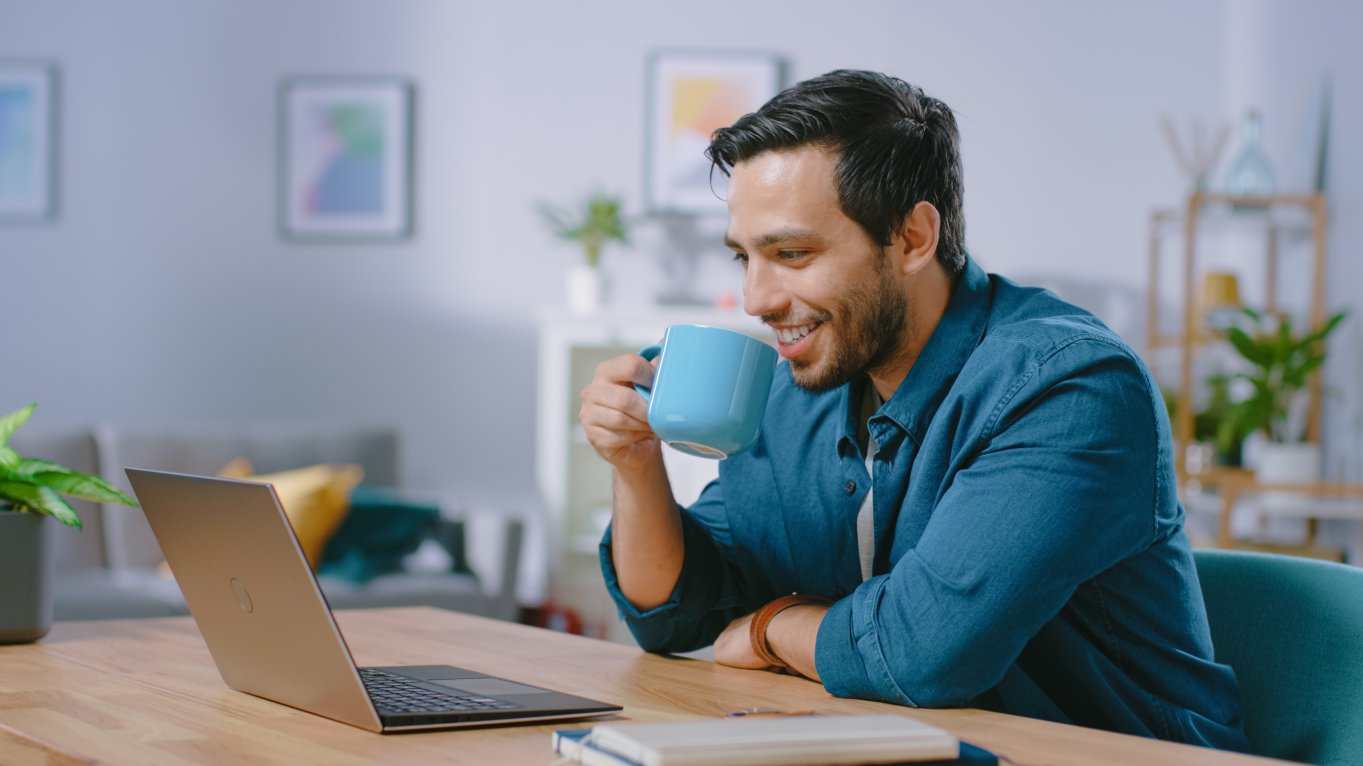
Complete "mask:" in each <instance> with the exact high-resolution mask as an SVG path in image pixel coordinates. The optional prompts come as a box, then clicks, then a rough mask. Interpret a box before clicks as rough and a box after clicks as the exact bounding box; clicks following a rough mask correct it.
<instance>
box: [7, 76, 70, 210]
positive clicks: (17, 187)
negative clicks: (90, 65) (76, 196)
mask: <svg viewBox="0 0 1363 766" xmlns="http://www.w3.org/2000/svg"><path fill="white" fill-rule="evenodd" d="M56 123H57V70H56V67H54V66H52V65H50V64H45V63H42V62H32V61H14V60H4V59H0V221H41V220H45V219H48V218H51V217H52V216H53V215H55V213H56V208H57V194H56V191H57V181H56V165H57V162H56V133H57V130H56V128H57V124H56Z"/></svg>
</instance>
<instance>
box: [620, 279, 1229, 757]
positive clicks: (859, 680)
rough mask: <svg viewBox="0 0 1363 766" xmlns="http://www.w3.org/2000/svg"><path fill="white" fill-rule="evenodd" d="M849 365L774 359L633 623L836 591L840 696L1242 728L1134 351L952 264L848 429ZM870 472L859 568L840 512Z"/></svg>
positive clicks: (1111, 722)
mask: <svg viewBox="0 0 1363 766" xmlns="http://www.w3.org/2000/svg"><path fill="white" fill-rule="evenodd" d="M865 385H868V382H867V381H866V379H865V378H864V377H863V378H862V379H860V380H857V381H853V382H852V383H849V384H847V385H844V386H842V387H841V388H839V389H835V390H833V391H830V392H827V393H824V394H817V395H816V394H810V393H807V392H805V391H803V390H801V389H799V388H797V387H796V386H795V385H794V383H792V382H791V380H790V376H789V375H788V374H786V371H785V370H784V368H783V369H781V370H778V373H777V376H776V382H775V383H774V384H773V387H772V391H771V400H770V403H769V404H768V408H767V412H766V415H765V419H764V421H763V431H762V436H761V438H760V440H759V441H758V443H757V445H756V446H755V447H754V448H753V449H752V450H750V451H748V452H746V453H743V454H740V455H737V456H735V457H732V458H730V459H728V460H726V461H724V462H722V463H721V464H720V471H719V479H718V480H717V481H715V482H714V483H712V484H710V486H709V487H707V488H706V489H705V491H704V492H703V493H702V494H701V497H700V498H699V499H698V500H697V502H696V503H695V504H694V505H692V506H691V507H690V508H688V509H686V510H685V512H684V513H683V514H682V523H683V532H684V536H685V560H684V564H683V569H682V574H681V577H680V579H679V580H678V582H677V586H676V589H675V590H674V592H673V594H672V597H671V599H670V600H669V601H668V602H667V603H665V604H663V605H661V606H659V607H657V608H654V609H651V610H649V611H647V612H642V613H641V612H640V611H639V610H637V609H635V608H634V607H633V606H632V605H631V604H630V603H629V602H628V600H626V599H625V598H624V596H623V594H622V593H621V592H620V589H619V586H618V584H617V581H616V576H615V572H614V569H613V568H612V564H611V557H610V549H609V546H610V533H609V531H607V535H606V538H605V540H603V542H602V546H601V562H602V567H603V569H604V572H605V577H606V582H607V586H608V588H609V590H610V592H611V594H612V596H613V597H614V598H615V601H616V603H617V604H618V605H619V608H620V611H621V613H622V615H623V616H624V617H625V619H626V620H627V622H628V624H629V626H630V629H631V630H632V631H633V632H634V635H635V637H636V638H637V639H638V641H639V643H640V645H641V646H642V647H644V648H645V649H647V650H649V651H686V650H690V649H696V648H699V647H702V646H705V645H707V644H710V643H712V642H713V641H714V639H715V637H716V636H717V635H718V634H719V633H720V631H721V630H723V628H724V627H725V625H727V624H728V623H729V621H730V620H732V619H734V618H736V617H739V616H741V615H743V614H747V613H749V612H752V611H753V610H755V609H757V608H758V607H760V606H761V605H762V604H764V603H766V602H767V601H770V600H771V599H773V598H776V597H777V596H780V595H783V594H786V593H791V592H799V593H811V594H822V595H826V596H830V597H833V598H836V599H837V602H836V603H835V604H834V605H833V606H832V607H831V608H830V609H829V610H828V613H827V615H826V616H825V617H824V619H823V623H822V624H821V626H820V628H819V632H818V638H817V642H816V644H815V664H816V666H817V668H818V672H819V675H820V677H821V679H822V681H823V684H824V686H825V687H826V688H827V689H828V691H829V692H831V693H833V694H835V695H837V696H840V697H857V698H863V699H873V700H883V701H888V702H896V703H900V704H904V705H914V706H922V707H944V706H971V707H982V708H987V709H992V710H998V711H1002V712H1006V713H1014V714H1018V715H1024V716H1030V717H1034V718H1042V719H1048V720H1053V721H1061V722H1066V723H1074V724H1079V725H1083V726H1091V727H1096V728H1101V729H1109V730H1112V731H1119V732H1126V733H1130V734H1139V735H1145V736H1152V737H1158V738H1161V739H1169V740H1175V741H1179V742H1188V743H1194V744H1201V745H1209V746H1213V747H1219V748H1228V749H1237V750H1243V749H1246V742H1245V738H1244V731H1243V727H1242V723H1241V708H1240V699H1239V691H1238V688H1237V685H1236V681H1235V676H1234V674H1233V673H1232V671H1231V670H1230V668H1228V667H1226V666H1224V665H1218V664H1216V663H1215V662H1213V661H1212V656H1213V655H1212V644H1211V637H1210V634H1209V632H1208V628H1207V618H1206V612H1205V609H1204V606H1203V602H1202V595H1201V590H1200V589H1199V586H1198V582H1197V573H1196V570H1195V569H1194V567H1193V560H1192V555H1191V552H1190V550H1189V545H1188V539H1187V537H1186V535H1185V534H1184V532H1183V521H1184V514H1183V508H1182V506H1181V505H1180V503H1179V501H1178V498H1177V495H1176V492H1175V486H1174V472H1173V465H1172V454H1171V453H1172V443H1171V439H1170V432H1169V423H1168V418H1167V416H1166V415H1165V412H1164V407H1163V404H1162V400H1161V398H1160V394H1159V392H1158V389H1157V388H1156V386H1155V383H1154V382H1153V380H1152V379H1151V376H1150V374H1149V372H1148V371H1147V370H1146V368H1145V366H1144V365H1143V364H1142V363H1141V362H1140V360H1139V359H1138V358H1137V357H1136V356H1135V354H1133V353H1132V351H1131V349H1130V348H1128V347H1127V346H1126V345H1125V344H1124V343H1123V342H1122V341H1121V340H1120V339H1119V338H1118V337H1117V336H1116V335H1115V334H1114V333H1112V332H1111V331H1110V330H1108V329H1107V328H1106V327H1105V326H1104V325H1103V324H1102V323H1101V322H1100V321H1099V320H1098V319H1097V318H1096V317H1094V316H1093V315H1091V314H1089V313H1088V312H1086V311H1083V310H1082V309H1079V308H1076V307H1074V306H1072V305H1069V304H1066V303H1064V302H1063V301H1061V300H1059V299H1058V298H1057V297H1056V296H1055V295H1053V294H1052V293H1049V292H1046V291H1044V290H1038V289H1033V288H1024V287H1019V286H1018V285H1016V284H1014V283H1012V282H1010V281H1008V280H1006V279H1003V278H1001V277H998V276H993V275H987V274H985V273H984V272H983V271H982V270H981V269H980V268H979V266H978V265H976V264H975V263H974V262H973V261H972V262H970V263H968V264H967V268H966V271H965V273H964V274H963V275H962V276H961V278H960V280H959V282H958V284H957V287H956V289H955V292H954V294H953V296H952V298H951V301H950V303H949V305H948V307H947V311H946V314H945V315H944V316H943V317H942V320H941V321H940V322H939V324H938V326H937V328H936V330H935V332H934V333H933V335H932V337H931V338H930V339H929V341H928V343H927V345H926V346H925V347H924V349H923V351H922V353H921V354H920V355H919V357H918V359H917V361H916V362H915V363H914V365H913V368H912V369H911V370H910V371H909V374H908V377H907V378H906V379H905V380H904V382H903V384H901V385H900V386H899V389H898V390H897V391H895V393H894V395H893V396H892V397H891V398H890V399H889V401H887V402H885V403H884V404H883V405H882V406H881V407H880V409H879V410H878V411H877V412H876V413H875V414H874V415H873V416H872V417H871V419H870V422H869V424H868V427H869V430H870V433H871V435H872V436H873V437H874V439H875V442H876V444H877V445H878V449H877V451H876V453H875V457H874V460H873V461H872V471H871V473H870V475H868V472H867V466H866V461H865V458H864V456H863V455H862V453H861V447H860V445H859V440H858V439H857V430H858V425H859V424H858V422H857V419H856V416H857V414H858V409H859V407H858V405H859V403H860V401H861V392H862V390H863V389H862V387H863V386H865ZM872 484H874V487H875V494H874V496H873V498H872V499H873V503H874V516H875V557H874V562H873V570H872V576H871V577H870V578H869V579H867V580H865V581H862V578H861V570H860V560H859V557H858V551H857V539H856V529H855V525H856V516H857V510H858V507H859V506H860V504H861V500H862V497H863V496H864V495H865V493H866V492H867V490H868V488H869V487H870V486H871V485H872Z"/></svg>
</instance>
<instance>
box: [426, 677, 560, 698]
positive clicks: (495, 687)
mask: <svg viewBox="0 0 1363 766" xmlns="http://www.w3.org/2000/svg"><path fill="white" fill-rule="evenodd" d="M427 683H432V684H440V685H441V686H448V687H449V688H451V689H454V690H456V691H461V692H464V693H466V694H476V695H480V696H483V697H503V696H506V695H508V694H551V693H552V692H550V691H549V690H548V689H540V688H538V687H535V686H526V685H525V684H518V683H516V682H514V681H503V680H502V679H500V678H451V679H446V680H442V679H438V678H431V679H428V681H427Z"/></svg>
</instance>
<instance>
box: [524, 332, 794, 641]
mask: <svg viewBox="0 0 1363 766" xmlns="http://www.w3.org/2000/svg"><path fill="white" fill-rule="evenodd" d="M673 324H703V325H711V326H716V327H724V328H727V329H731V330H737V331H739V332H744V333H748V334H750V335H753V336H754V337H757V338H759V339H761V340H763V341H768V342H770V335H771V333H770V331H768V330H766V329H765V328H764V327H763V326H762V324H761V323H760V322H759V321H758V320H757V319H755V318H753V317H750V316H748V315H746V314H744V313H742V312H741V311H737V310H733V311H719V310H710V309H695V310H662V309H659V310H656V311H638V312H608V313H602V314H596V315H592V316H579V315H573V314H568V313H565V312H561V311H551V312H545V313H542V314H541V315H540V316H539V381H538V405H539V411H538V413H537V427H536V429H537V432H536V444H535V469H536V470H535V475H536V479H537V482H538V485H539V490H540V495H541V497H542V498H543V499H544V502H545V506H546V508H547V510H548V514H549V519H548V521H549V523H548V544H549V551H550V562H549V598H550V600H551V601H552V602H553V604H554V605H555V606H556V607H557V608H559V609H562V610H570V611H571V612H572V614H573V616H574V617H575V618H578V619H580V621H581V628H582V631H583V632H584V633H587V634H589V635H594V636H597V637H601V638H608V639H612V640H616V641H621V642H626V643H632V642H633V639H632V638H631V637H630V636H629V632H628V630H627V629H626V628H625V627H624V625H623V623H621V622H620V620H619V618H618V616H617V614H616V609H615V604H614V603H613V602H612V601H611V600H610V598H609V596H607V594H606V589H605V585H604V584H603V581H602V578H601V569H600V564H599V561H598V554H597V546H598V543H599V542H600V541H601V535H602V532H603V531H604V530H605V527H606V524H607V523H608V522H609V521H610V514H611V472H610V466H609V465H607V463H606V462H605V461H604V460H602V459H601V457H600V456H599V455H597V454H596V450H595V449H593V448H592V445H591V444H590V443H589V442H588V441H587V437H586V434H585V433H584V431H583V429H582V426H581V424H580V423H579V422H578V410H579V408H580V400H579V394H580V392H581V391H582V389H583V388H584V387H586V385H587V384H588V383H589V382H591V379H592V376H593V375H594V374H595V371H596V367H597V365H599V364H600V363H601V362H604V361H606V360H607V359H611V358H613V357H616V356H619V355H621V354H627V353H631V352H634V351H638V350H639V349H640V348H642V347H644V346H647V345H649V344H651V343H656V342H658V340H659V339H660V338H661V337H662V335H663V332H664V331H665V330H666V328H667V327H668V326H669V325H673ZM663 458H664V460H665V462H666V463H667V467H668V474H669V476H670V478H671V480H672V489H673V493H674V494H675V495H676V496H677V501H678V502H680V503H682V504H684V505H685V504H688V503H690V502H691V501H692V500H694V499H695V497H696V496H698V495H699V494H700V491H701V489H703V488H704V487H705V485H706V484H708V483H709V482H710V481H711V480H713V479H714V478H715V477H716V476H717V475H718V473H719V468H718V465H719V464H718V463H717V462H716V461H713V460H706V459H703V458H696V457H691V456H688V455H683V454H682V453H680V452H677V451H675V450H672V449H667V448H664V449H663Z"/></svg>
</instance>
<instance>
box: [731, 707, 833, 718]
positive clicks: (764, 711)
mask: <svg viewBox="0 0 1363 766" xmlns="http://www.w3.org/2000/svg"><path fill="white" fill-rule="evenodd" d="M793 715H814V711H813V710H774V709H772V708H761V707H750V708H744V709H743V710H735V711H733V712H732V713H725V714H724V717H725V718H779V717H784V716H793Z"/></svg>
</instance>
